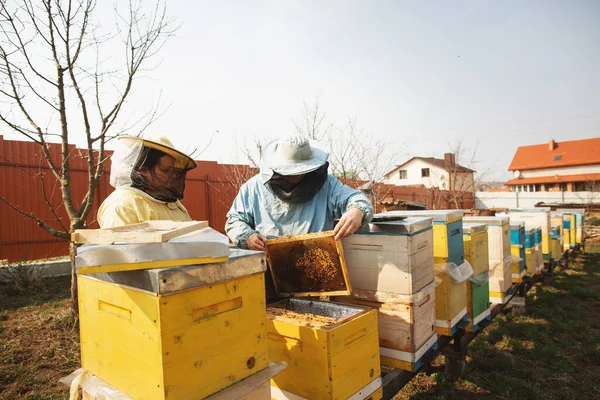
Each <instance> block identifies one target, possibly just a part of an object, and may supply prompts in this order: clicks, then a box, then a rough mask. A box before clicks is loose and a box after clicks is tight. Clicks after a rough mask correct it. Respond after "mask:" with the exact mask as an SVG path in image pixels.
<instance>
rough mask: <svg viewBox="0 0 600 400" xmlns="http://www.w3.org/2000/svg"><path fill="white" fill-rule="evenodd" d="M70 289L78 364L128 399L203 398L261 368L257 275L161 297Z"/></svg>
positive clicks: (100, 285)
mask: <svg viewBox="0 0 600 400" xmlns="http://www.w3.org/2000/svg"><path fill="white" fill-rule="evenodd" d="M78 283H79V307H80V333H81V359H82V366H83V368H85V369H87V370H88V371H90V372H91V373H92V374H94V375H96V376H97V377H99V378H100V379H102V380H104V381H106V382H107V383H109V384H110V385H112V386H114V387H115V388H117V389H119V390H121V391H123V392H124V393H126V394H128V395H129V396H131V397H133V398H135V399H167V398H168V399H171V400H177V399H189V398H204V397H206V396H208V395H210V394H212V393H215V392H217V391H219V390H221V389H224V388H225V387H227V386H229V385H231V384H232V383H235V382H237V381H240V380H241V379H243V378H245V377H247V376H249V375H251V374H253V373H255V372H257V371H259V370H261V369H263V368H266V367H267V365H268V360H267V358H268V357H267V341H266V326H265V324H266V323H265V319H266V315H265V297H264V276H263V274H256V275H251V276H247V277H243V278H240V279H235V280H231V281H227V282H222V283H218V284H215V285H212V286H204V287H200V288H196V289H191V290H187V291H183V292H179V293H174V294H169V295H165V296H160V295H156V294H154V293H149V292H145V291H141V290H136V289H133V288H130V287H126V286H122V285H116V284H113V283H108V282H104V281H100V280H97V279H94V278H91V277H88V276H79V277H78Z"/></svg>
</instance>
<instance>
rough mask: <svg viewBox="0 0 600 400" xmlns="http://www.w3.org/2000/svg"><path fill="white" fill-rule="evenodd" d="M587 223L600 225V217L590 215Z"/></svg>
mask: <svg viewBox="0 0 600 400" xmlns="http://www.w3.org/2000/svg"><path fill="white" fill-rule="evenodd" d="M585 222H586V225H594V226H598V225H600V217H595V216H589V217H588V218H587V221H585Z"/></svg>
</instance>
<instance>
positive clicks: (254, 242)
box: [248, 233, 267, 251]
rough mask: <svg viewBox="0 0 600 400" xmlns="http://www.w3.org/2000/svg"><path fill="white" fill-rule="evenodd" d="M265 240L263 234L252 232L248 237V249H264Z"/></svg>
mask: <svg viewBox="0 0 600 400" xmlns="http://www.w3.org/2000/svg"><path fill="white" fill-rule="evenodd" d="M266 242H267V238H266V237H264V236H263V235H259V234H258V233H253V234H252V235H250V237H249V238H248V249H250V250H260V251H265V244H266Z"/></svg>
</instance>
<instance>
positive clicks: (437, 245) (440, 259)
mask: <svg viewBox="0 0 600 400" xmlns="http://www.w3.org/2000/svg"><path fill="white" fill-rule="evenodd" d="M447 236H448V226H447V225H445V224H434V225H433V261H434V263H435V264H445V263H447V262H448V237H447Z"/></svg>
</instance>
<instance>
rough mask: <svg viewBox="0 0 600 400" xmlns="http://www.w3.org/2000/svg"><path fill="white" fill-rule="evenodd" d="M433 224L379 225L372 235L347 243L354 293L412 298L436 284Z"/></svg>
mask: <svg viewBox="0 0 600 400" xmlns="http://www.w3.org/2000/svg"><path fill="white" fill-rule="evenodd" d="M431 224H432V221H431V218H422V217H417V218H406V219H405V220H401V221H390V222H378V223H373V224H370V232H365V233H359V234H354V235H352V236H349V237H347V238H345V239H343V240H342V244H343V247H344V257H345V259H346V267H347V269H348V275H349V277H350V283H351V286H352V290H353V292H355V293H361V292H369V293H371V294H373V292H384V293H396V294H403V295H412V294H414V293H416V292H418V291H419V290H421V289H422V288H424V287H425V286H427V285H428V284H430V283H431V282H433V277H434V269H433V234H432V227H431ZM361 294H363V295H366V294H368V293H361ZM367 297H369V298H372V299H374V298H373V297H372V296H367Z"/></svg>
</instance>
